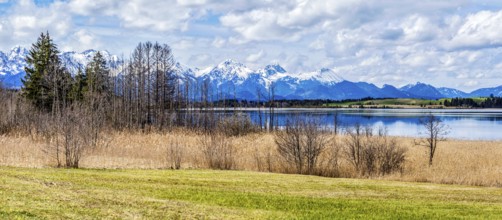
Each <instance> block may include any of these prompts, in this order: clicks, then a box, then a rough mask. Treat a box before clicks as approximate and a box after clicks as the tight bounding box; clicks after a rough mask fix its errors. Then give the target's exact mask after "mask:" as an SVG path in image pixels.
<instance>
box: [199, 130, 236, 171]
mask: <svg viewBox="0 0 502 220" xmlns="http://www.w3.org/2000/svg"><path fill="white" fill-rule="evenodd" d="M199 140H200V144H201V146H202V149H203V153H204V156H205V159H206V162H207V165H208V167H209V168H211V169H220V170H230V169H233V167H234V164H235V161H234V153H235V152H234V151H235V150H234V146H233V145H232V140H231V139H230V138H228V137H227V136H226V135H224V134H221V133H220V132H213V133H210V134H206V135H203V136H201V138H200V139H199Z"/></svg>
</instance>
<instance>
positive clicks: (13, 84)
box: [0, 47, 502, 100]
mask: <svg viewBox="0 0 502 220" xmlns="http://www.w3.org/2000/svg"><path fill="white" fill-rule="evenodd" d="M100 52H101V54H102V55H103V56H104V58H105V59H106V60H108V64H109V65H110V68H112V69H120V67H121V66H122V64H123V61H122V60H120V59H119V58H118V57H117V56H115V55H112V54H110V53H109V52H107V51H100ZM96 53H97V51H96V50H86V51H83V52H81V53H78V52H63V53H61V54H60V58H61V60H62V62H63V64H64V65H65V66H66V67H67V68H68V69H69V70H70V72H71V73H73V74H76V73H77V72H78V70H79V69H81V70H84V68H85V66H86V65H87V64H88V63H89V62H90V61H91V60H92V57H94V55H95V54H96ZM27 55H28V51H27V50H26V49H24V48H21V47H15V48H13V49H12V50H11V51H9V52H7V53H3V52H1V51H0V82H1V83H2V84H3V85H4V86H7V87H10V88H20V87H21V86H22V83H21V79H23V77H24V76H25V72H24V67H25V66H26V61H25V58H26V56H27ZM113 72H117V73H118V72H120V71H118V70H117V71H113ZM173 73H174V74H175V75H176V76H177V77H178V79H179V82H180V83H182V84H184V85H186V86H191V87H193V88H191V89H192V91H200V89H201V88H202V87H205V89H206V90H207V91H208V92H209V93H210V94H208V95H211V97H213V99H222V98H227V99H228V98H237V99H248V100H256V99H258V97H261V98H262V99H267V97H268V95H269V94H270V91H271V90H272V89H273V91H274V94H275V98H276V99H335V100H341V99H360V98H366V97H373V98H426V99H439V98H452V97H476V96H489V95H491V94H493V95H495V96H502V86H499V87H495V88H485V89H479V90H476V91H474V92H472V93H465V92H462V91H460V90H457V89H452V88H444V87H441V88H435V87H434V86H432V85H428V84H425V83H420V82H417V83H415V84H409V85H406V86H403V87H401V88H396V87H394V86H392V85H384V86H383V87H377V86H375V85H374V84H371V83H366V82H351V81H348V80H345V79H343V78H342V77H341V76H340V74H343V73H339V72H336V71H335V70H333V69H329V68H322V69H319V70H318V71H312V72H303V73H290V72H288V71H287V70H286V69H284V68H283V67H282V66H280V65H279V64H273V65H267V66H265V67H263V68H260V69H257V70H254V69H251V68H248V67H247V66H246V65H244V64H242V63H239V62H237V61H235V60H231V59H229V60H225V61H223V62H221V63H219V64H217V65H216V66H213V67H208V68H204V69H198V68H190V67H188V66H186V65H183V64H180V63H175V64H174V66H173ZM194 97H195V96H194Z"/></svg>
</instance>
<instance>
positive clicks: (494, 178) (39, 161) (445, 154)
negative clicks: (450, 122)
mask: <svg viewBox="0 0 502 220" xmlns="http://www.w3.org/2000/svg"><path fill="white" fill-rule="evenodd" d="M203 138H205V136H203V135H201V134H198V133H195V132H190V131H184V130H177V131H172V132H167V133H148V134H145V133H141V132H137V133H136V132H113V133H111V134H108V135H106V138H104V140H103V142H102V143H101V144H100V145H99V146H98V147H97V148H94V149H92V150H89V151H87V152H85V153H84V157H83V158H82V161H81V163H80V167H83V168H107V169H129V168H136V169H172V168H175V166H174V161H173V160H174V159H173V156H172V154H173V152H174V151H173V146H174V145H175V146H177V148H176V149H177V151H176V152H177V153H176V155H177V157H178V159H179V162H180V167H181V169H206V168H211V167H210V166H209V165H208V163H207V157H206V156H207V155H206V154H205V149H204V147H203V144H202V141H201V140H202V139H203ZM226 138H227V139H226V141H228V143H229V144H230V145H231V146H232V147H233V151H232V154H231V157H232V159H233V161H232V163H233V164H232V166H231V167H232V169H236V170H249V171H262V172H278V173H290V170H289V168H288V167H287V166H286V165H285V163H284V161H283V159H282V157H281V156H280V155H279V154H278V153H277V150H276V148H277V147H276V144H275V142H274V136H273V134H270V133H252V134H248V135H245V136H240V137H226ZM344 138H345V137H344V136H338V137H337V138H336V141H337V142H338V143H342V144H341V147H343V139H344ZM397 141H398V143H399V145H400V146H403V147H405V148H406V149H407V152H406V162H405V164H404V167H403V169H402V170H401V171H400V172H395V173H393V174H390V175H385V176H360V175H358V174H357V173H356V172H355V171H354V169H353V168H352V167H351V166H350V164H349V162H348V161H347V160H346V159H345V158H344V156H343V154H339V156H338V159H339V161H338V167H337V169H336V172H334V171H333V170H334V168H333V167H331V166H333V165H332V163H330V160H329V159H330V157H332V154H331V153H332V150H333V149H331V147H328V148H326V149H325V152H324V153H323V154H322V155H321V158H320V161H319V170H321V171H322V172H323V173H324V174H326V173H330V175H329V176H334V177H350V178H354V177H355V178H373V179H388V180H400V181H410V182H432V183H442V184H462V185H474V186H492V187H502V142H501V141H471V140H446V141H444V142H441V143H440V144H439V147H438V150H437V153H436V156H435V158H434V164H433V166H429V165H428V156H427V153H426V149H425V148H424V147H420V146H416V145H415V144H414V143H415V142H414V141H415V140H414V139H413V138H403V137H399V138H397ZM46 146H47V143H46V142H45V141H43V140H39V139H33V138H30V137H27V136H21V135H8V136H0V166H15V167H52V166H55V164H56V162H55V159H54V157H53V155H51V154H50V153H46V152H45V151H44V149H46Z"/></svg>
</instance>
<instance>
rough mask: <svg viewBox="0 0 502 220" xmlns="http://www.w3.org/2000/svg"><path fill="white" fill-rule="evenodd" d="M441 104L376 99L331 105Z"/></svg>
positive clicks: (423, 101) (415, 100)
mask: <svg viewBox="0 0 502 220" xmlns="http://www.w3.org/2000/svg"><path fill="white" fill-rule="evenodd" d="M436 104H439V103H438V101H436V100H425V99H375V100H366V101H351V102H343V103H334V104H331V105H340V106H349V105H351V106H355V107H357V106H360V105H365V106H366V105H379V106H380V105H382V106H383V105H387V106H394V105H414V106H420V105H436Z"/></svg>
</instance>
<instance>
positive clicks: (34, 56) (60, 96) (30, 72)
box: [22, 32, 72, 110]
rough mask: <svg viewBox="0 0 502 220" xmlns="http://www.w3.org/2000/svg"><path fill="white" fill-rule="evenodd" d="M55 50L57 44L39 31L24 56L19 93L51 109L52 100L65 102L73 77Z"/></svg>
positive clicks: (36, 104) (36, 103)
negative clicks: (25, 63)
mask: <svg viewBox="0 0 502 220" xmlns="http://www.w3.org/2000/svg"><path fill="white" fill-rule="evenodd" d="M58 53H59V51H58V49H57V46H56V44H54V43H53V41H52V39H51V38H50V35H49V33H48V32H47V33H46V34H44V33H42V34H40V37H38V39H37V42H36V43H34V44H33V45H32V47H31V49H30V51H29V54H28V56H27V57H26V62H27V64H28V65H27V67H25V71H26V76H25V78H24V79H23V80H22V82H23V89H22V94H23V95H24V97H25V98H26V99H27V100H28V101H30V102H31V103H32V104H34V105H35V106H36V107H38V108H39V109H44V110H54V107H55V106H54V104H58V105H63V104H65V103H66V98H67V96H68V94H69V91H70V85H71V82H72V78H71V75H70V73H69V72H68V71H67V70H66V68H65V67H64V66H63V65H62V63H61V60H60V59H59V56H58ZM57 107H60V106H57Z"/></svg>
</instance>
